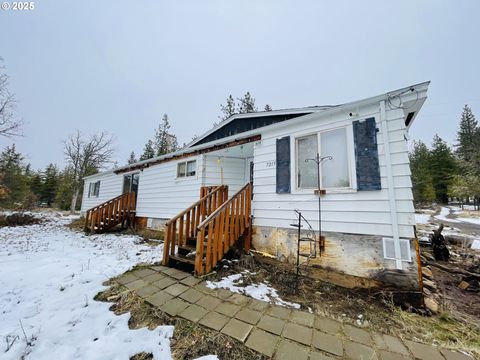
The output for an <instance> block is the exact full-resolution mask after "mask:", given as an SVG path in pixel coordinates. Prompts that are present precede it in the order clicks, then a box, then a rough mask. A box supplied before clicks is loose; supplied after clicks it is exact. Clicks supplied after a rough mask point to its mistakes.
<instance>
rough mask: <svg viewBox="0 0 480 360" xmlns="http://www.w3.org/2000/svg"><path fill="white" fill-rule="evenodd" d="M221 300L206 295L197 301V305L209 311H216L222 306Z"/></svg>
mask: <svg viewBox="0 0 480 360" xmlns="http://www.w3.org/2000/svg"><path fill="white" fill-rule="evenodd" d="M220 303H221V300H220V299H217V298H216V297H213V296H210V295H205V296H203V297H202V298H201V299H200V300H198V301H197V305H200V306H201V307H204V308H205V309H207V310H215V309H216V308H217V306H218V305H220Z"/></svg>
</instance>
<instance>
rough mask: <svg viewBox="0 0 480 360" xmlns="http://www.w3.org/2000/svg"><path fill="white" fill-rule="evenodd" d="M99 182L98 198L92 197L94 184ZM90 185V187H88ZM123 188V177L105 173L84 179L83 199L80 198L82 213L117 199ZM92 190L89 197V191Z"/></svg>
mask: <svg viewBox="0 0 480 360" xmlns="http://www.w3.org/2000/svg"><path fill="white" fill-rule="evenodd" d="M98 182H100V188H99V191H98V196H94V195H93V189H94V187H95V183H98ZM90 184H91V186H90ZM122 188H123V175H116V174H114V173H111V172H110V173H105V174H99V175H98V176H94V177H91V178H87V179H85V183H84V187H83V198H82V207H81V211H82V213H83V212H85V211H86V210H88V209H90V208H92V207H94V206H97V205H99V204H101V203H103V202H105V201H107V200H110V199H112V198H114V197H117V196H119V195H121V194H122ZM90 189H92V195H91V196H88V195H89V190H90Z"/></svg>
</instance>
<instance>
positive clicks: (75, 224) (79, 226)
mask: <svg viewBox="0 0 480 360" xmlns="http://www.w3.org/2000/svg"><path fill="white" fill-rule="evenodd" d="M66 226H67V227H68V228H70V229H72V230H77V231H83V228H84V226H85V218H84V217H83V216H81V217H79V218H78V219H76V220H73V221H72V222H71V223H69V224H67V225H66Z"/></svg>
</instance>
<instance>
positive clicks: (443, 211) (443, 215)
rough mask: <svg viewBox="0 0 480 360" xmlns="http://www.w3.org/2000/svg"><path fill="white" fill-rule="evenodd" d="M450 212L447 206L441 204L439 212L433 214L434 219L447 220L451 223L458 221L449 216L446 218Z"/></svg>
mask: <svg viewBox="0 0 480 360" xmlns="http://www.w3.org/2000/svg"><path fill="white" fill-rule="evenodd" d="M449 214H450V209H449V208H447V207H444V206H442V209H441V210H440V214H438V215H435V216H434V217H435V219H437V220H441V221H449V222H451V223H458V222H460V221H458V220H455V219H450V218H447V215H449Z"/></svg>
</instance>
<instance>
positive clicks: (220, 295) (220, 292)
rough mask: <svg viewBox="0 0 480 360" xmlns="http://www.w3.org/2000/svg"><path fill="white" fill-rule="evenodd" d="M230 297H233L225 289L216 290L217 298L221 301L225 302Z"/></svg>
mask: <svg viewBox="0 0 480 360" xmlns="http://www.w3.org/2000/svg"><path fill="white" fill-rule="evenodd" d="M232 295H233V293H232V292H231V291H230V290H227V289H218V290H217V297H218V298H220V299H222V300H226V299H228V298H229V297H230V296H232Z"/></svg>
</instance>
